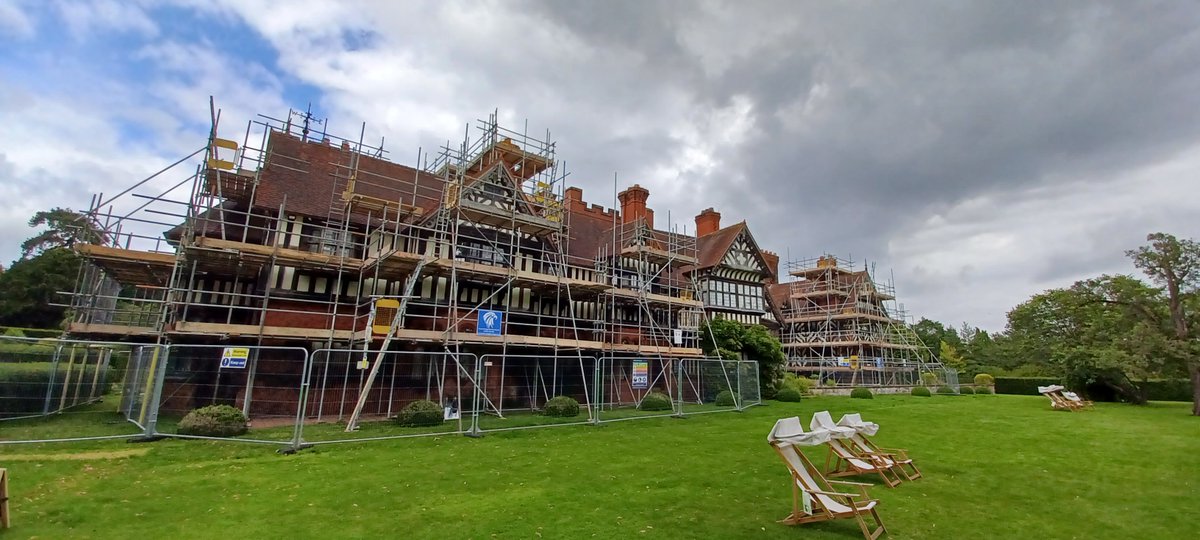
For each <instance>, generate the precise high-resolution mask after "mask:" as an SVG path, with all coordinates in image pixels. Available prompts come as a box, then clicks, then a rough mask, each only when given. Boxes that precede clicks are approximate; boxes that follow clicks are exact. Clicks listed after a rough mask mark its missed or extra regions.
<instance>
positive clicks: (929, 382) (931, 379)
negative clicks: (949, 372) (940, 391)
mask: <svg viewBox="0 0 1200 540" xmlns="http://www.w3.org/2000/svg"><path fill="white" fill-rule="evenodd" d="M938 382H939V381H938V376H937V374H935V373H929V372H925V373H922V374H921V383H923V384H924V385H925V386H937V384H938Z"/></svg>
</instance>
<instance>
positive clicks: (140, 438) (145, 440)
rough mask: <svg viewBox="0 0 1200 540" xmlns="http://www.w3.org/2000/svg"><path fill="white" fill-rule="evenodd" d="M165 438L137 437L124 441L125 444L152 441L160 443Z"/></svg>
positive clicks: (154, 436)
mask: <svg viewBox="0 0 1200 540" xmlns="http://www.w3.org/2000/svg"><path fill="white" fill-rule="evenodd" d="M166 438H167V436H166V435H139V436H137V437H131V438H129V439H125V442H131V443H143V442H154V441H161V440H163V439H166Z"/></svg>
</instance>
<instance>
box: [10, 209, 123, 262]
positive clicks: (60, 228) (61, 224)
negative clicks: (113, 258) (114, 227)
mask: <svg viewBox="0 0 1200 540" xmlns="http://www.w3.org/2000/svg"><path fill="white" fill-rule="evenodd" d="M29 226H30V227H41V226H45V227H46V229H45V230H42V231H40V232H38V233H37V234H36V235H34V236H33V237H32V238H29V239H28V240H25V241H24V242H22V243H21V256H22V257H23V258H29V257H31V256H32V255H34V254H35V253H40V252H42V251H46V250H49V249H54V248H70V247H72V246H74V245H75V244H77V243H84V244H100V243H103V242H104V241H105V239H106V238H107V236H106V235H105V233H104V231H103V230H101V229H100V226H99V225H97V224H96V222H95V220H93V219H92V218H91V217H90V216H87V215H84V214H81V213H79V212H76V211H74V210H71V209H70V208H53V209H51V210H43V211H41V212H38V213H36V214H34V215H33V217H32V218H29Z"/></svg>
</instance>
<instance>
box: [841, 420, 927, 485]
mask: <svg viewBox="0 0 1200 540" xmlns="http://www.w3.org/2000/svg"><path fill="white" fill-rule="evenodd" d="M837 425H838V426H840V427H848V428H854V435H851V436H850V442H851V443H852V444H853V445H854V447H855V448H856V449H857V450H859V451H860V452H862V453H864V454H873V455H879V456H883V459H884V461H885V462H891V463H892V464H893V466H894V467H895V468H896V470H898V471H900V474H902V475H904V478H906V479H908V480H916V479H918V478H920V477H921V470H920V469H918V468H917V466H916V464H914V463H913V460H912V459H911V458H909V457H908V451H907V450H904V449H903V448H881V447H880V446H879V445H877V444H875V442H874V441H872V440H871V439H870V438H869V437H871V436H872V435H875V434H876V433H878V432H879V424H876V423H874V422H864V421H863V419H862V416H861V415H859V414H858V413H848V414H843V415H842V418H841V419H840V420H838V423H837Z"/></svg>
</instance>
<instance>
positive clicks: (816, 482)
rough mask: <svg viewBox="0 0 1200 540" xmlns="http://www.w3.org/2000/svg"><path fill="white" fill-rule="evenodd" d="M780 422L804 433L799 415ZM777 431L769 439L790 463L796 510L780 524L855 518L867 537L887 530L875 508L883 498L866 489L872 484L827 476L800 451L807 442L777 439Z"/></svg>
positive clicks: (788, 464)
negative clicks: (839, 488)
mask: <svg viewBox="0 0 1200 540" xmlns="http://www.w3.org/2000/svg"><path fill="white" fill-rule="evenodd" d="M780 422H789V425H791V424H790V423H791V422H794V429H795V430H798V431H799V432H800V433H803V432H804V430H803V429H802V428H801V427H800V419H799V418H785V419H782V420H780V421H779V422H776V426H777V427H778V426H779V425H780ZM776 431H777V430H776V429H773V430H772V431H771V433H772V436H771V437H768V441H769V442H770V444H771V447H772V448H774V449H775V452H776V453H777V454H779V457H780V458H781V459H783V461H784V463H786V464H787V468H788V471H789V472H791V476H792V482H791V483H792V512H791V513H790V514H788V516H787V517H785V518H783V519H781V520H779V522H780V523H784V524H787V525H801V524H804V523H816V522H820V521H830V520H835V519H853V520H855V521H856V522H857V523H858V527H859V529H860V530H861V531H862V534H863V538H865V539H866V540H875V539H876V538H879V537H880V536H881V535H883V533H885V532H887V529H886V528H885V527H884V526H883V520H881V519H880V518H879V513H878V512H876V511H875V507H876V506H878V504H879V501H877V500H875V499H872V498H871V497H870V495H869V494H867V489H866V488H867V486H869V485H870V484H863V483H860V482H841V481H837V480H828V479H826V478H825V477H824V476H822V475H821V472H820V471H819V470H817V468H816V467H814V466H813V464H812V462H811V461H809V460H808V458H807V457H805V455H804V453H803V452H801V451H800V448H799V446H798V444H803V443H795V442H789V441H788V440H787V439H782V440H780V439H775V438H774V435H775V433H776ZM818 444H819V443H818ZM833 484H837V485H839V486H852V487H853V488H856V489H857V490H858V493H845V492H839V491H834V487H833ZM868 516H870V518H871V520H873V521H874V526H871V525H869V524H868V522H867V519H866V518H867V517H868Z"/></svg>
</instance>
